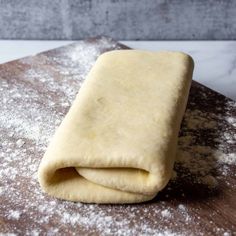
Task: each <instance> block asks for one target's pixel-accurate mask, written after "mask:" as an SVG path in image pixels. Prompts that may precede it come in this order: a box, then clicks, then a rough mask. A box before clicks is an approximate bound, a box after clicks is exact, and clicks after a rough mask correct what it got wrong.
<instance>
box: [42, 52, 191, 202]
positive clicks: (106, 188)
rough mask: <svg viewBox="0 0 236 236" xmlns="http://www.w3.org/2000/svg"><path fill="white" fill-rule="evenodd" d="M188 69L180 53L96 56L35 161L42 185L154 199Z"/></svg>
mask: <svg viewBox="0 0 236 236" xmlns="http://www.w3.org/2000/svg"><path fill="white" fill-rule="evenodd" d="M192 72H193V61H192V59H191V57H189V56H188V55H186V54H184V53H180V52H147V51H139V50H117V51H111V52H107V53H104V54H102V55H101V56H100V57H99V58H98V59H97V61H96V63H95V65H94V66H93V68H92V69H91V71H90V72H89V74H88V76H87V78H86V80H85V82H84V83H83V85H82V87H81V89H80V91H79V93H78V95H77V96H76V99H75V101H74V102H73V104H72V106H71V108H70V110H69V112H68V114H67V115H66V116H65V118H64V120H63V121H62V123H61V125H60V126H59V128H58V129H57V131H56V133H55V135H54V137H53V139H52V141H51V143H50V145H49V147H48V149H47V151H46V153H45V155H44V157H43V159H42V161H41V164H40V167H39V170H38V179H39V183H40V185H41V187H42V189H43V190H44V191H45V192H47V193H48V194H50V195H52V196H54V197H57V198H61V199H66V200H71V201H81V202H87V203H136V202H143V201H148V200H151V199H152V198H154V197H155V196H156V194H157V193H158V192H159V191H160V190H162V189H163V188H164V187H165V186H166V184H167V183H168V181H169V179H170V177H171V174H172V169H173V165H174V161H175V155H176V148H177V137H178V132H179V129H180V124H181V120H182V117H183V114H184V110H185V107H186V103H187V98H188V93H189V88H190V84H191V78H192Z"/></svg>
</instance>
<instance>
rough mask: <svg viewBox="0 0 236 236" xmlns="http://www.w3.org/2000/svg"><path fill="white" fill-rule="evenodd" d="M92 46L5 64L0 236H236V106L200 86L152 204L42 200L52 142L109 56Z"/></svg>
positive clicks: (104, 46) (100, 43) (1, 77)
mask: <svg viewBox="0 0 236 236" xmlns="http://www.w3.org/2000/svg"><path fill="white" fill-rule="evenodd" d="M121 48H127V47H126V46H124V45H120V44H118V43H116V42H115V41H113V40H112V39H109V38H105V37H102V38H99V39H90V40H86V41H83V42H78V43H74V44H71V45H68V46H65V47H61V48H58V49H55V50H51V51H48V52H44V53H40V54H38V55H35V56H31V57H27V58H23V59H20V60H15V61H12V62H9V63H5V64H2V65H0V90H1V91H0V92H1V93H0V94H1V95H0V99H1V114H0V134H1V136H0V139H1V140H0V202H1V204H0V234H1V233H14V234H16V235H140V234H141V235H144V234H145V235H224V236H227V235H236V188H235V187H236V176H235V170H236V168H235V166H236V165H235V162H236V161H235V153H236V144H235V139H236V137H235V134H236V103H235V102H234V101H232V100H230V99H228V98H226V97H224V96H223V95H220V94H218V93H216V92H214V91H212V90H210V89H209V88H206V87H205V86H203V85H201V84H199V83H197V82H193V83H192V87H191V91H190V96H189V101H188V106H187V110H186V114H185V117H184V120H183V122H182V128H181V131H180V138H179V152H178V158H177V159H178V161H177V162H176V165H175V173H177V176H176V177H174V178H173V179H172V180H171V181H170V183H169V184H168V186H167V187H166V188H165V189H164V190H163V191H162V192H161V193H159V194H158V195H157V196H156V198H155V199H153V200H152V201H150V202H147V203H142V204H134V205H96V204H81V203H73V202H66V201H61V200H57V199H53V198H52V197H49V196H47V195H46V194H44V193H42V192H41V190H40V188H39V184H38V182H37V168H38V165H39V162H40V159H41V158H42V156H43V153H44V151H45V149H46V147H47V145H48V141H49V138H50V137H51V136H52V135H53V133H54V131H55V128H56V127H57V126H58V125H59V123H60V121H61V120H62V119H63V117H64V115H65V114H66V113H67V111H68V109H69V107H70V105H71V102H72V101H73V99H74V97H75V95H76V93H77V92H78V90H79V88H80V86H81V83H82V81H83V80H84V78H85V76H86V74H87V72H88V71H89V69H90V68H91V66H92V65H93V63H94V62H95V60H96V58H97V57H98V56H99V54H101V53H102V52H104V51H108V50H114V49H121Z"/></svg>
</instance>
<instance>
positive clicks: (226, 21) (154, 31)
mask: <svg viewBox="0 0 236 236" xmlns="http://www.w3.org/2000/svg"><path fill="white" fill-rule="evenodd" d="M235 15H236V1H235V0H169V1H166V0H148V1H137V0H128V1H127V0H106V1H101V0H86V1H85V0H75V1H69V0H53V1H51V0H40V1H38V0H30V1H29V0H20V1H19V0H18V1H16V0H1V1H0V22H1V27H0V38H1V39H48V40H50V39H59V40H60V39H64V40H66V39H68V40H73V39H77V40H78V39H83V38H88V37H94V36H95V35H106V36H110V37H113V38H115V39H126V40H137V39H138V40H170V39H172V40H178V39H186V40H199V39H203V40H204V39H205V40H209V39H211V40H216V39H218V40H219V39H226V40H229V39H236V17H235ZM9 22H10V23H9Z"/></svg>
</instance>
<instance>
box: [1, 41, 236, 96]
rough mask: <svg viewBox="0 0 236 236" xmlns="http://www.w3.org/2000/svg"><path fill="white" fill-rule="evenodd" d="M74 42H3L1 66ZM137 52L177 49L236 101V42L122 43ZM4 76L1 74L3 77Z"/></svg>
mask: <svg viewBox="0 0 236 236" xmlns="http://www.w3.org/2000/svg"><path fill="white" fill-rule="evenodd" d="M71 42H73V41H25V40H24V41H20V40H0V63H4V62H7V61H11V60H14V59H18V58H21V57H25V56H28V55H34V54H36V53H39V52H42V51H46V50H49V49H53V48H56V47H60V46H63V45H67V44H69V43H71ZM121 42H122V43H124V44H126V45H127V46H130V47H132V48H136V49H146V50H152V51H158V50H177V51H183V52H186V53H188V54H190V55H191V56H192V57H193V59H194V61H195V70H194V76H193V79H194V80H196V81H198V82H200V83H202V84H204V85H206V86H208V87H210V88H212V89H214V90H216V91H218V92H220V93H222V94H224V95H225V96H227V97H230V98H232V99H234V100H236V41H121ZM0 76H1V75H0Z"/></svg>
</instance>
